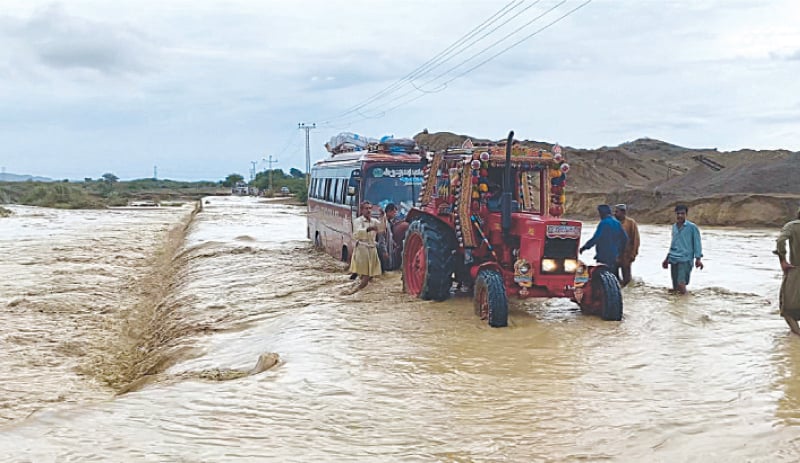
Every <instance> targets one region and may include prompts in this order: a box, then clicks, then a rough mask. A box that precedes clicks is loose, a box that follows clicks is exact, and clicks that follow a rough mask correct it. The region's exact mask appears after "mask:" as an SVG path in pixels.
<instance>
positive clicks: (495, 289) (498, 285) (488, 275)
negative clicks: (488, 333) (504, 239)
mask: <svg viewBox="0 0 800 463" xmlns="http://www.w3.org/2000/svg"><path fill="white" fill-rule="evenodd" d="M475 314H476V315H478V316H479V317H480V318H481V320H486V321H488V322H489V326H491V327H494V328H501V327H504V326H508V296H506V288H505V286H504V285H503V275H501V274H500V272H498V271H497V270H490V269H484V270H481V271H480V272H478V278H477V279H476V280H475Z"/></svg>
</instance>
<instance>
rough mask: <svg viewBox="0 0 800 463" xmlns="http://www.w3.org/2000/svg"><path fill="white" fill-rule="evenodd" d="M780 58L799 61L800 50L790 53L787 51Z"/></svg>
mask: <svg viewBox="0 0 800 463" xmlns="http://www.w3.org/2000/svg"><path fill="white" fill-rule="evenodd" d="M781 58H782V59H786V60H789V61H800V50H795V51H793V52H792V53H789V54H788V55H786V56H784V57H781Z"/></svg>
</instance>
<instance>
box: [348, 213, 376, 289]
mask: <svg viewBox="0 0 800 463" xmlns="http://www.w3.org/2000/svg"><path fill="white" fill-rule="evenodd" d="M359 212H360V213H361V215H360V216H358V217H357V218H356V219H355V220H354V221H353V239H354V240H355V241H356V245H355V249H353V257H352V259H351V260H350V273H352V274H357V275H358V276H359V277H360V280H359V281H358V286H356V287H355V288H353V289H350V290H347V291H345V292H344V294H353V293H355V292H356V291H358V290H360V289H362V288H364V287H365V286H367V284H368V283H369V279H370V278H372V277H376V276H379V275H380V274H381V261H380V259H379V258H378V248H377V246H376V244H375V236H376V234H377V232H378V225H379V223H378V220H377V219H373V218H372V204H370V202H369V201H364V202H363V203H361V206H359Z"/></svg>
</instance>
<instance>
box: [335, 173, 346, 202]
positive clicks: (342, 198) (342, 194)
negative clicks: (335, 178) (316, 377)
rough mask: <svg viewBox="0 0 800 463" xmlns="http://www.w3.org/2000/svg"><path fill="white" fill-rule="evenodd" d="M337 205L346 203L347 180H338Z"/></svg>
mask: <svg viewBox="0 0 800 463" xmlns="http://www.w3.org/2000/svg"><path fill="white" fill-rule="evenodd" d="M337 195H338V196H337V201H336V202H337V203H339V204H344V203H345V202H346V201H347V179H346V178H340V179H339V191H338V193H337Z"/></svg>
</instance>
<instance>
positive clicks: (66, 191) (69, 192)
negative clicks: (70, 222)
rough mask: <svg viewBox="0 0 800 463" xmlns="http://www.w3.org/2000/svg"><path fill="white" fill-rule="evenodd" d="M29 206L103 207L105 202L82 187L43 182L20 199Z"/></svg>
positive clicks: (57, 207)
mask: <svg viewBox="0 0 800 463" xmlns="http://www.w3.org/2000/svg"><path fill="white" fill-rule="evenodd" d="M19 202H20V204H25V205H28V206H39V207H52V208H56V209H102V208H105V207H106V206H105V204H103V202H102V201H100V200H98V199H96V198H93V197H91V196H90V195H89V194H87V193H86V191H84V190H83V189H81V188H78V187H75V186H72V185H69V184H65V183H41V184H38V185H36V187H34V188H33V189H31V190H30V191H27V192H26V193H25V194H24V195H23V196H22V197H21V198H20V200H19Z"/></svg>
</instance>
